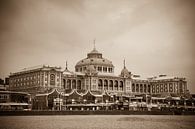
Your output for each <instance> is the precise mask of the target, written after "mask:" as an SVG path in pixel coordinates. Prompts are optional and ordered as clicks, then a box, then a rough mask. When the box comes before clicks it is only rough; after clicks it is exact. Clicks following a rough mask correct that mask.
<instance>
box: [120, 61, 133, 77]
mask: <svg viewBox="0 0 195 129" xmlns="http://www.w3.org/2000/svg"><path fill="white" fill-rule="evenodd" d="M121 77H124V78H130V77H131V72H129V70H128V69H127V68H126V66H125V60H124V68H123V69H122V71H121Z"/></svg>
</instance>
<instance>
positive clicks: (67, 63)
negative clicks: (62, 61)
mask: <svg viewBox="0 0 195 129" xmlns="http://www.w3.org/2000/svg"><path fill="white" fill-rule="evenodd" d="M66 70H68V63H67V61H66Z"/></svg>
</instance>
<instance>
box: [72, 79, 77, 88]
mask: <svg viewBox="0 0 195 129" xmlns="http://www.w3.org/2000/svg"><path fill="white" fill-rule="evenodd" d="M72 89H76V80H73V81H72Z"/></svg>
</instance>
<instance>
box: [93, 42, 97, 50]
mask: <svg viewBox="0 0 195 129" xmlns="http://www.w3.org/2000/svg"><path fill="white" fill-rule="evenodd" d="M93 50H96V47H95V39H94V40H93Z"/></svg>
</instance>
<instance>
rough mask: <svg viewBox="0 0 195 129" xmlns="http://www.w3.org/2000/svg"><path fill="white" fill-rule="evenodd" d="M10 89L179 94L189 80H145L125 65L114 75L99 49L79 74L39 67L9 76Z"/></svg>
mask: <svg viewBox="0 0 195 129" xmlns="http://www.w3.org/2000/svg"><path fill="white" fill-rule="evenodd" d="M9 78H10V79H9V90H14V91H26V92H29V93H35V94H36V93H38V92H44V91H47V90H49V89H52V88H57V89H61V90H62V91H63V90H64V91H65V90H72V89H77V90H89V91H98V92H105V91H106V92H108V93H112V94H116V95H123V94H125V95H129V96H130V95H137V94H138V95H140V94H176V95H179V96H181V95H184V94H185V93H186V91H187V82H186V80H185V78H178V77H167V76H165V75H160V76H158V77H153V78H148V79H141V78H140V77H139V76H136V75H133V74H132V73H131V72H129V71H128V69H127V68H126V66H125V62H124V68H123V69H122V70H121V74H120V75H118V76H117V75H115V74H114V65H113V64H112V61H110V60H108V59H106V58H103V56H102V53H99V52H98V51H97V50H96V49H95V48H94V49H93V50H92V51H91V52H90V53H88V54H87V57H86V58H85V59H82V60H80V61H79V62H78V63H77V64H76V66H75V72H72V71H69V70H68V68H67V65H66V69H65V70H62V69H61V68H60V67H50V66H44V65H43V66H39V67H34V68H30V69H23V70H22V71H20V72H17V73H11V74H10V76H9Z"/></svg>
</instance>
